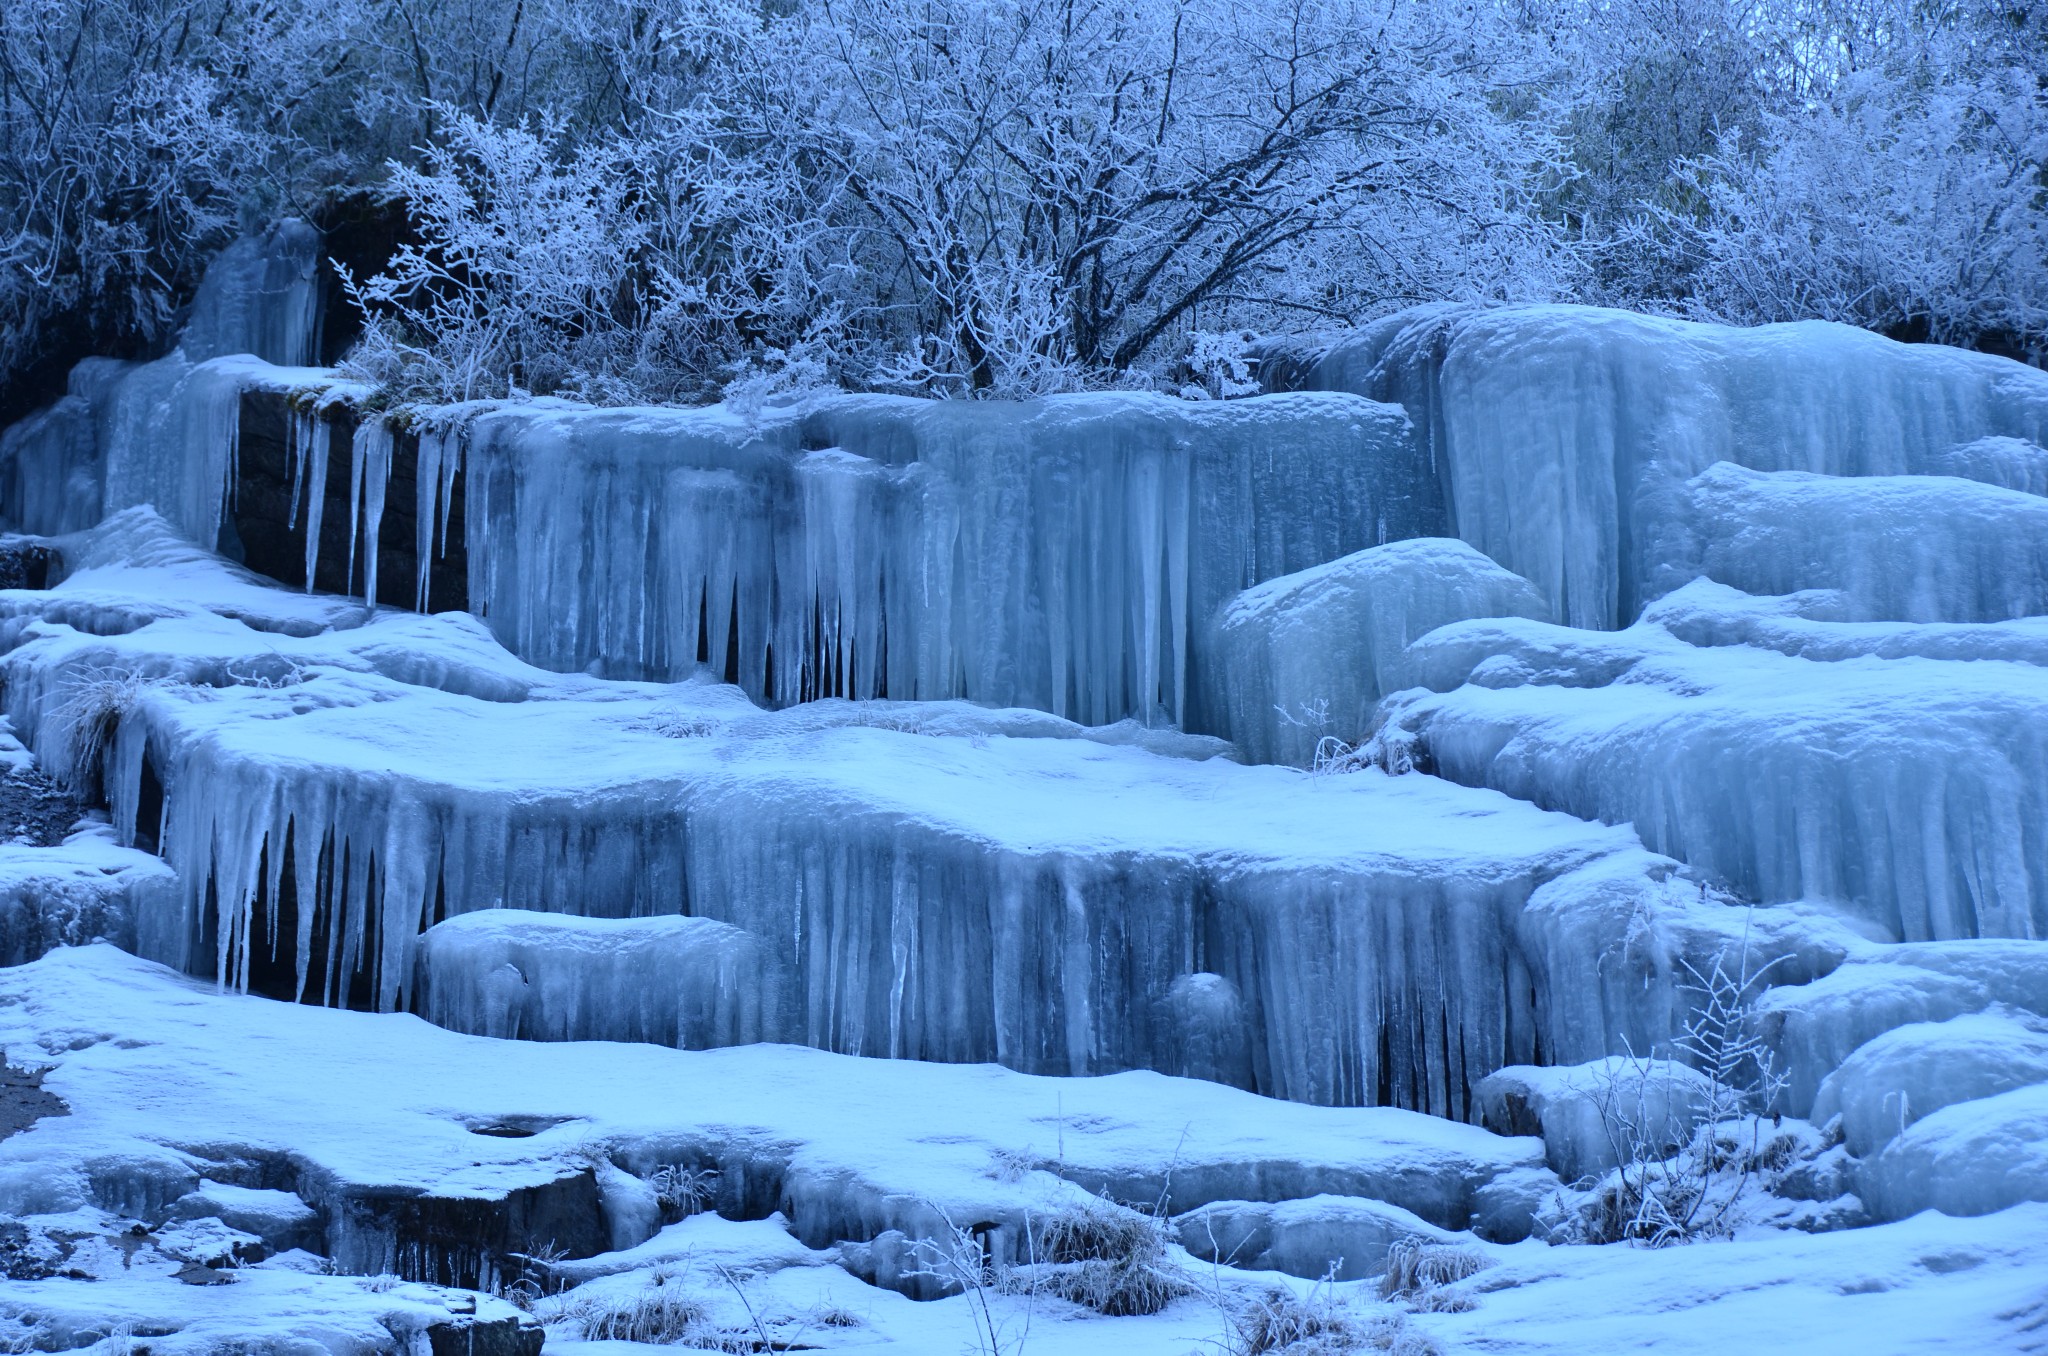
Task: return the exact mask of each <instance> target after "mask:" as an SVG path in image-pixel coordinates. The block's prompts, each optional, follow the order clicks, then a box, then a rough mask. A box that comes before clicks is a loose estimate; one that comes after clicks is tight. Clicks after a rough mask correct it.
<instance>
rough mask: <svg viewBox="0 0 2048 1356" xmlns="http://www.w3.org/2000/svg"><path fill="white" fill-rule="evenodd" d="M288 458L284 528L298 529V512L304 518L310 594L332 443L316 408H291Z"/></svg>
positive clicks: (330, 428) (331, 430)
mask: <svg viewBox="0 0 2048 1356" xmlns="http://www.w3.org/2000/svg"><path fill="white" fill-rule="evenodd" d="M288 437H289V438H290V449H289V450H290V454H291V462H292V502H291V516H290V518H289V520H288V521H287V523H286V526H287V527H297V526H298V522H299V511H300V509H301V508H304V510H305V514H306V592H308V593H311V592H312V591H313V580H314V570H315V569H316V568H317V567H318V566H319V563H320V526H321V521H322V519H323V518H324V517H325V515H326V511H327V458H328V452H329V450H330V449H331V447H332V445H333V441H334V428H333V426H332V425H331V424H330V423H329V422H328V421H327V420H326V419H325V418H323V417H322V415H321V411H320V409H319V408H318V407H317V406H316V405H312V404H308V403H304V402H302V403H300V404H295V405H293V406H292V410H291V428H290V431H289V433H288Z"/></svg>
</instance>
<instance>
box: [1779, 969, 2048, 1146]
mask: <svg viewBox="0 0 2048 1356" xmlns="http://www.w3.org/2000/svg"><path fill="white" fill-rule="evenodd" d="M1993 1004H2003V1005H2006V1006H2008V1007H2013V1008H2018V1009H2021V1010H2022V1011H2025V1012H2030V1013H2032V1014H2034V1015H2035V1016H2036V1017H2048V942H2037V941H2006V940H1987V941H1975V942H1949V943H1941V944H1935V945H1910V946H1884V947H1874V948H1867V949H1865V950H1863V951H1862V952H1860V953H1859V954H1856V955H1854V956H1852V957H1850V958H1849V959H1848V960H1847V962H1846V963H1844V964H1843V965H1842V966H1841V967H1840V968H1839V969H1836V970H1834V971H1833V972H1832V973H1830V974H1828V975H1826V976H1825V977H1824V978H1821V979H1818V980H1815V981H1814V982H1812V983H1810V984H1797V983H1793V984H1786V985H1783V986H1781V987H1778V988H1774V989H1772V990H1770V991H1769V992H1768V993H1766V994H1764V995H1762V997H1761V998H1760V999H1759V1001H1758V1003H1757V1009H1756V1019H1757V1022H1758V1026H1759V1029H1760V1030H1761V1032H1762V1034H1763V1036H1764V1038H1765V1039H1766V1040H1767V1041H1768V1042H1769V1043H1770V1044H1771V1046H1772V1048H1773V1049H1774V1050H1776V1052H1777V1053H1778V1055H1779V1057H1780V1059H1781V1060H1782V1061H1783V1063H1784V1067H1785V1070H1786V1072H1787V1073H1788V1074H1789V1075H1790V1079H1791V1081H1790V1083H1789V1084H1788V1085H1787V1087H1786V1089H1785V1096H1784V1102H1785V1106H1786V1108H1787V1109H1788V1110H1790V1111H1791V1112H1792V1113H1793V1114H1795V1115H1804V1114H1806V1112H1807V1111H1808V1110H1809V1108H1812V1107H1813V1106H1814V1104H1815V1099H1816V1097H1817V1096H1818V1095H1819V1091H1820V1086H1821V1081H1822V1080H1823V1079H1824V1078H1826V1077H1827V1076H1828V1075H1829V1074H1830V1073H1832V1072H1833V1071H1834V1070H1836V1069H1838V1068H1841V1067H1842V1065H1843V1063H1844V1061H1846V1060H1848V1058H1849V1057H1850V1055H1851V1054H1853V1053H1854V1052H1856V1051H1857V1050H1858V1049H1859V1048H1860V1047H1862V1046H1863V1045H1864V1044H1865V1043H1866V1042H1869V1041H1872V1040H1875V1039H1876V1038H1877V1037H1880V1036H1882V1035H1884V1034H1885V1033H1886V1032H1888V1031H1892V1030H1895V1029H1897V1028H1901V1027H1907V1026H1913V1025H1915V1024H1922V1023H1947V1022H1948V1021H1949V1019H1951V1018H1954V1017H1961V1016H1964V1015H1966V1014H1969V1013H1977V1012H1983V1011H1985V1010H1986V1009H1987V1008H1990V1007H1991V1006H1992V1005H1993ZM1963 1030H1967V1028H1963ZM1881 1049H1882V1047H1881ZM1902 1090H1903V1089H1902ZM1838 1095H1839V1090H1838Z"/></svg>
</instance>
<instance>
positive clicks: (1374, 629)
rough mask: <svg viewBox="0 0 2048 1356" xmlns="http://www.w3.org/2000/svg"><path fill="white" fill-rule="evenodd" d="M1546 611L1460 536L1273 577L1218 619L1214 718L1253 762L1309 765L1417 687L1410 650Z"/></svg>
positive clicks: (1525, 587) (1212, 671)
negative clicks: (1460, 630)
mask: <svg viewBox="0 0 2048 1356" xmlns="http://www.w3.org/2000/svg"><path fill="white" fill-rule="evenodd" d="M1548 612H1549V607H1548V605H1547V604H1545V603H1544V601H1543V599H1542V598H1541V597H1539V596H1538V595H1537V593H1536V590H1535V589H1534V588H1533V587H1532V586H1531V585H1530V584H1529V582H1528V581H1527V580H1525V579H1520V578H1517V577H1516V576H1514V575H1512V574H1509V573H1508V572H1507V571H1506V570H1503V569H1502V568H1501V567H1500V566H1498V565H1496V564H1494V563H1493V562H1492V561H1490V560H1488V559H1487V558H1486V557H1485V556H1483V555H1481V554H1479V552H1477V551H1475V550H1473V549H1472V548H1471V547H1469V546H1467V545H1465V544H1464V543H1463V542H1461V541H1456V540H1451V539H1446V538H1441V537H1417V538H1414V539H1411V540H1408V541H1399V542H1390V543H1388V544H1387V545H1385V546H1376V547H1371V548H1369V549H1367V550H1364V551H1359V552H1356V553H1354V554H1352V555H1348V556H1345V557H1344V558H1343V559H1341V560H1333V561H1331V562H1330V563H1329V564H1327V565H1318V566H1315V567H1313V568H1311V569H1307V570H1301V571H1298V572H1297V573H1294V574H1288V575H1282V576H1281V577H1279V578H1278V579H1269V580H1267V581H1266V582H1265V583H1263V584H1259V585H1257V586H1255V587H1253V588H1249V589H1246V590H1245V591H1244V592H1243V593H1240V594H1238V595H1237V596H1236V597H1235V598H1232V599H1231V600H1230V601H1229V602H1228V603H1227V604H1225V605H1224V607H1223V608H1222V609H1220V611H1219V612H1218V614H1217V616H1216V619H1215V621H1214V623H1213V629H1214V634H1213V636H1211V638H1210V639H1209V641H1208V643H1207V650H1208V652H1209V653H1210V654H1211V655H1213V656H1214V662H1213V663H1212V664H1211V665H1210V666H1209V683H1210V688H1211V691H1210V692H1209V694H1208V696H1207V700H1208V707H1207V709H1208V710H1209V711H1211V712H1217V713H1222V714H1223V716H1224V720H1223V730H1224V733H1226V734H1227V735H1228V736H1229V738H1230V739H1231V740H1233V741H1234V742H1235V743H1236V744H1237V745H1238V747H1239V748H1241V749H1243V750H1244V752H1245V754H1246V756H1247V757H1249V758H1250V759H1252V760H1253V761H1254V762H1261V763H1269V762H1270V763H1288V764H1291V765H1293V766H1296V767H1305V766H1307V765H1308V764H1309V763H1310V762H1311V761H1312V760H1313V759H1314V758H1315V757H1316V752H1317V747H1318V744H1319V742H1320V741H1321V740H1322V739H1324V738H1325V737H1329V738H1334V739H1337V740H1340V741H1343V742H1344V743H1346V744H1352V743H1356V742H1358V741H1359V740H1360V739H1362V738H1363V737H1364V735H1365V734H1366V732H1367V731H1368V730H1369V729H1370V727H1371V721H1372V713H1373V708H1374V706H1375V705H1377V703H1378V701H1379V699H1380V695H1381V694H1382V693H1386V692H1394V691H1398V690H1399V689H1401V688H1404V687H1407V686H1409V685H1410V682H1411V679H1410V678H1409V676H1408V671H1407V667H1406V663H1405V652H1406V650H1407V647H1408V643H1409V642H1410V641H1412V640H1414V639H1416V638H1417V637H1418V636H1420V635H1422V634H1423V633H1424V632H1427V631H1433V630H1435V629H1436V628H1437V627H1439V626H1442V625H1444V624H1445V623H1447V622H1453V621H1462V620H1465V619H1467V618H1472V617H1543V616H1545V615H1547V614H1548Z"/></svg>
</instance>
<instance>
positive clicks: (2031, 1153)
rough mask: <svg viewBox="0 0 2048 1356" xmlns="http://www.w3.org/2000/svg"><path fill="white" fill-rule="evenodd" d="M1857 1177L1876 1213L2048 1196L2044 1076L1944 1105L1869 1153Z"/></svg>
mask: <svg viewBox="0 0 2048 1356" xmlns="http://www.w3.org/2000/svg"><path fill="white" fill-rule="evenodd" d="M1858 1180H1859V1181H1860V1183H1861V1185H1862V1188H1863V1191H1862V1194H1863V1198H1864V1200H1865V1201H1866V1202H1867V1203H1868V1204H1869V1206H1870V1208H1871V1210H1872V1211H1873V1212H1874V1213H1875V1214H1876V1215H1877V1217H1878V1218H1879V1219H1904V1218H1906V1217H1907V1216H1908V1215H1913V1214H1917V1213H1918V1212H1920V1211H1922V1210H1939V1211H1941V1212H1942V1213H1943V1214H1947V1215H1988V1214H1990V1213H1991V1212H1992V1211H1994V1210H2004V1209H2006V1208H2007V1207H2009V1206H2013V1205H2017V1204H2018V1203H2020V1202H2021V1201H2040V1200H2048V1083H2036V1084H2034V1085H2032V1086H2030V1087H2023V1088H2015V1089H2013V1090H2012V1091H2010V1092H2002V1093H1999V1094H1998V1095H1996V1096H1993V1097H1984V1098H1980V1099H1978V1100H1976V1101H1970V1102H1956V1103H1952V1104H1951V1105H1949V1106H1945V1107H1943V1108H1942V1109H1941V1110H1939V1111H1937V1112H1935V1113H1934V1114H1932V1115H1931V1116H1928V1117H1926V1118H1925V1119H1923V1120H1920V1121H1916V1122H1915V1123H1914V1124H1913V1125H1911V1126H1909V1127H1907V1128H1906V1129H1905V1130H1904V1131H1903V1132H1901V1133H1900V1134H1899V1135H1897V1136H1896V1137H1895V1138H1893V1140H1892V1141H1891V1143H1889V1144H1887V1145H1886V1146H1885V1147H1884V1149H1883V1150H1882V1151H1881V1152H1879V1153H1878V1155H1877V1156H1876V1157H1875V1158H1872V1159H1869V1160H1867V1161H1866V1162H1865V1163H1864V1164H1863V1169H1862V1172H1861V1173H1860V1175H1859V1178H1858Z"/></svg>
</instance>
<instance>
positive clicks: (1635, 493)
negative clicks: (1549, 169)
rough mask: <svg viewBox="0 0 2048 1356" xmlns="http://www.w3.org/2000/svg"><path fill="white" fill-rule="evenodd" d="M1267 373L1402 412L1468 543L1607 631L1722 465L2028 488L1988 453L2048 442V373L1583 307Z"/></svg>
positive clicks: (1641, 590) (1386, 329)
mask: <svg viewBox="0 0 2048 1356" xmlns="http://www.w3.org/2000/svg"><path fill="white" fill-rule="evenodd" d="M1263 370H1265V371H1266V372H1267V373H1268V374H1269V376H1270V379H1271V380H1272V381H1274V382H1279V383H1281V384H1291V385H1295V386H1300V387H1305V388H1311V389H1341V390H1349V391H1355V392H1357V393H1359V394H1361V395H1365V396H1368V397H1371V398H1373V399H1376V400H1394V401H1398V402H1400V403H1401V404H1403V405H1404V406H1405V407H1406V408H1407V410H1408V412H1409V415H1410V416H1411V418H1413V419H1414V420H1415V422H1416V425H1417V427H1418V428H1419V429H1420V430H1421V433H1422V436H1423V438H1424V441H1425V442H1426V444H1427V446H1428V448H1429V450H1430V455H1431V457H1432V459H1433V462H1434V464H1435V465H1436V467H1437V468H1438V469H1439V470H1440V472H1441V474H1442V477H1443V485H1444V491H1445V498H1446V501H1447V503H1448V507H1449V512H1450V520H1451V523H1452V531H1453V532H1454V534H1455V535H1456V536H1458V537H1460V538H1462V539H1463V540H1465V541H1467V542H1469V543H1471V544H1472V545H1473V546H1476V547H1478V548H1479V549H1480V550H1482V551H1484V552H1485V553H1486V554H1487V555H1489V556H1491V557H1493V559H1495V560H1497V561H1499V562H1500V563H1501V564H1502V565H1504V566H1505V567H1507V568H1508V569H1510V570H1513V571H1514V572H1515V573H1517V574H1519V575H1522V576H1523V577H1525V578H1527V579H1529V580H1530V581H1531V582H1533V583H1534V584H1535V585H1536V586H1537V588H1538V589H1540V590H1541V591H1542V592H1543V594H1544V596H1545V597H1546V598H1548V599H1549V600H1550V602H1551V604H1552V605H1553V607H1554V608H1555V609H1556V611H1555V613H1554V617H1555V619H1556V620H1559V621H1565V622H1569V623H1570V624H1572V625H1574V626H1581V627H1594V628H1602V629H1606V628H1613V627H1617V626H1621V625H1625V624H1627V623H1628V622H1629V621H1631V620H1633V619H1634V617H1635V616H1636V613H1637V611H1638V610H1639V609H1640V607H1641V605H1642V603H1643V601H1644V599H1645V597H1646V589H1645V585H1646V582H1647V581H1646V577H1645V576H1646V571H1648V570H1650V569H1652V568H1653V567H1654V565H1655V562H1656V561H1657V560H1658V559H1659V558H1660V556H1659V553H1660V552H1661V551H1662V550H1663V549H1664V547H1665V543H1664V542H1663V540H1662V537H1663V534H1664V533H1665V531H1666V530H1667V528H1668V526H1669V524H1668V520H1667V518H1666V516H1665V515H1666V513H1667V511H1668V508H1669V501H1670V496H1669V493H1668V488H1667V487H1668V486H1669V485H1671V484H1673V483H1675V482H1679V481H1683V480H1685V479H1686V478H1688V477H1690V476H1694V475H1698V474H1699V473H1700V472H1702V471H1705V470H1706V469H1707V468H1708V467H1709V466H1711V465H1713V464H1714V463H1715V462H1720V461H1727V462H1734V463H1736V464H1738V465H1741V466H1746V467H1749V468H1750V469H1752V470H1758V471H1810V472H1817V473H1822V474H1827V475H1837V476H1871V475H1908V474H1920V473H1925V472H1927V471H1949V472H1953V471H1955V470H1957V469H1960V468H1961V467H1962V466H1963V465H1964V463H1965V462H1967V463H1969V464H1971V465H1980V464H1981V465H1983V466H1985V467H1986V472H1985V473H1987V474H1997V475H1998V476H2000V477H2007V476H2010V475H2012V474H2015V473H2021V474H2025V475H2027V476H2031V475H2032V474H2033V472H2032V470H2031V469H2025V468H2021V467H2019V464H2018V463H2016V462H2015V463H2013V464H2012V465H2007V464H2006V463H2008V462H2012V457H2011V455H2010V454H2011V453H2012V452H2013V449H2012V447H2011V445H2010V444H2000V445H1999V448H2000V449H2002V450H1999V451H1997V452H1996V454H1995V455H1996V457H1997V459H1999V461H2000V468H1999V469H1997V470H1996V471H1995V472H1994V471H1991V470H1990V469H1989V463H1988V462H1987V461H1986V456H1987V455H1988V454H1987V451H1986V449H1985V447H1984V445H1983V444H1982V443H1981V442H1980V441H1979V440H1982V439H1986V438H2003V439H2013V440H2022V441H2024V442H2027V443H2032V444H2036V445H2038V444H2040V443H2042V442H2043V441H2048V373H2042V372H2040V371H2038V370H2036V369H2033V368H2029V367H2026V366H2024V365H2022V364H2020V363H2016V362H2013V361H2011V360H2009V359H2004V358H1997V357H1992V356H1989V355H1986V354H1980V353H1969V352H1964V351H1961V350H1958V349H1951V348H1941V347H1938V346H1935V345H1927V344H1911V345H1909V344H1901V343H1896V342H1894V341H1892V340H1889V339H1884V338H1880V337H1879V336H1877V335H1874V334H1870V333H1867V332H1865V331H1862V330H1856V329H1852V328H1849V327H1847V326H1843V325H1833V324H1826V323H1822V322H1818V321H1809V322H1801V323H1798V324H1791V325H1766V326H1762V327H1760V328H1756V329H1732V328H1726V327H1722V326H1714V325H1699V324H1692V323H1689V322H1684V321H1676V320H1663V319H1657V318H1654V317H1649V316H1641V315H1634V314H1630V313H1628V312H1622V311H1606V310H1598V309H1594V308H1590V307H1577V306H1537V307H1500V308H1489V309H1477V308H1460V307H1442V306H1435V307H1423V308H1420V309H1418V310H1416V311H1413V312H1409V313H1405V314H1404V315H1400V316H1395V317H1391V318H1389V319H1388V320H1385V321H1381V322H1379V323H1377V324H1375V325H1372V326H1369V327H1367V328H1365V329H1362V330H1360V331H1358V332H1357V333H1356V334H1354V335H1351V336H1347V337H1346V338H1344V339H1341V340H1339V341H1337V342H1336V343H1335V344H1333V345H1329V346H1327V347H1325V348H1323V349H1312V348H1310V349H1303V348H1300V347H1298V346H1297V347H1294V348H1289V347H1287V346H1278V347H1276V349H1275V351H1274V352H1273V353H1271V354H1270V355H1269V356H1268V358H1267V362H1266V365H1265V368H1264V369H1263ZM1966 445H1970V446H1974V447H1975V449H1976V450H1975V451H1969V452H1965V451H1962V450H1960V449H1962V448H1964V447H1965V446H1966ZM1955 458H1963V461H1960V462H1959V461H1956V460H1955ZM1944 462H1946V463H1947V464H1945V465H1944V464H1942V463H1944ZM1966 473H1967V472H1966ZM2013 488H2026V487H2023V486H2014V487H2013Z"/></svg>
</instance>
